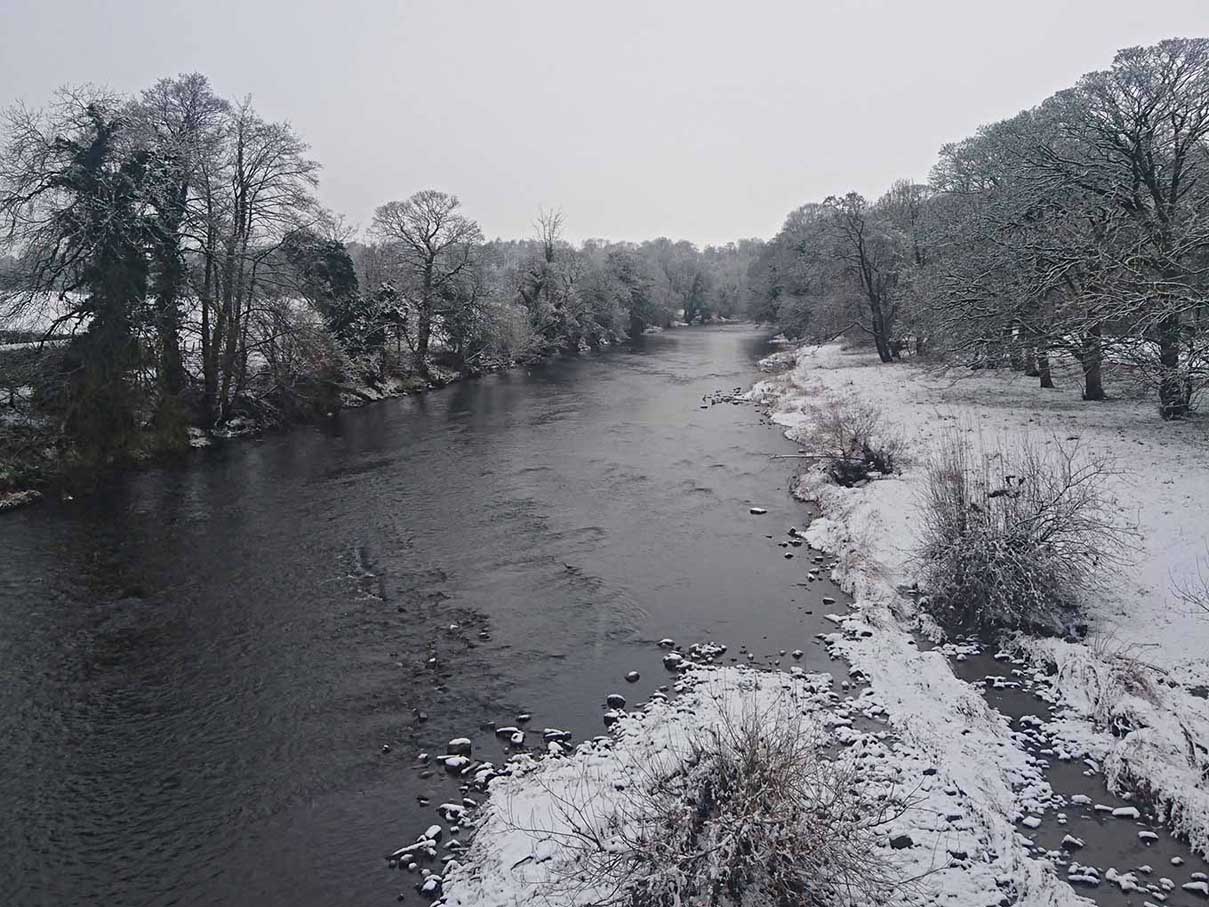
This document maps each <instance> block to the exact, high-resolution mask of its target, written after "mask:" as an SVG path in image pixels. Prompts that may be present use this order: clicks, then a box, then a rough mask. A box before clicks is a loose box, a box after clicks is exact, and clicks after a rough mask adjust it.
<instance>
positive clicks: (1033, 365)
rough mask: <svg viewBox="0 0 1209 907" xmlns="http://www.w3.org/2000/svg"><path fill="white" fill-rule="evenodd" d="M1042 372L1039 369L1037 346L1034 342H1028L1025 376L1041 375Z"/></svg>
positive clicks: (1025, 351)
mask: <svg viewBox="0 0 1209 907" xmlns="http://www.w3.org/2000/svg"><path fill="white" fill-rule="evenodd" d="M1040 375H1041V372H1040V371H1038V370H1037V347H1036V346H1034V345H1033V344H1031V343H1029V344H1026V345H1025V347H1024V376H1025V377H1026V378H1037V377H1040Z"/></svg>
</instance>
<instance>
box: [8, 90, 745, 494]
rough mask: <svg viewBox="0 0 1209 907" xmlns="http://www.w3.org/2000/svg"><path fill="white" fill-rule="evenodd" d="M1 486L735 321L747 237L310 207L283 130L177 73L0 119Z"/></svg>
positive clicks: (547, 217)
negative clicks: (506, 231) (652, 333)
mask: <svg viewBox="0 0 1209 907" xmlns="http://www.w3.org/2000/svg"><path fill="white" fill-rule="evenodd" d="M0 134H2V141H3V145H2V146H0V240H2V241H3V247H2V248H0V254H2V255H3V257H0V327H2V328H3V329H4V337H3V340H4V346H2V347H0V490H3V489H5V488H6V487H7V488H12V487H17V486H22V485H29V484H31V483H34V484H36V483H38V482H40V481H42V480H44V479H45V477H46V476H47V475H49V474H51V473H53V472H55V471H56V470H61V469H63V468H69V469H74V470H76V471H78V472H80V473H82V474H91V473H95V471H96V470H98V469H100V468H103V467H106V466H108V465H111V464H115V463H122V462H127V461H129V460H131V459H137V458H140V457H145V456H150V455H154V454H155V453H158V452H160V451H165V450H177V449H181V448H183V447H186V446H187V445H188V444H189V441H190V432H191V431H192V432H193V436H194V438H195V439H196V438H197V437H198V435H199V433H200V432H218V433H227V434H232V433H242V432H246V431H248V430H254V429H255V428H257V427H261V426H265V425H274V424H283V423H288V422H292V421H297V420H300V419H305V418H308V417H310V416H312V415H315V414H322V413H328V412H331V411H332V410H333V409H336V408H337V407H339V406H341V405H342V404H344V403H356V402H359V401H362V400H372V399H379V398H381V397H382V396H389V395H392V394H396V393H401V392H406V391H408V390H417V389H422V388H424V387H427V386H430V385H432V384H434V383H435V384H439V383H444V382H446V381H449V380H452V379H453V378H455V377H457V376H460V375H472V374H477V373H480V372H483V371H486V370H490V369H493V368H499V367H502V366H506V365H508V364H511V363H514V362H533V361H537V360H540V359H542V358H545V357H549V356H552V355H559V354H565V353H576V352H579V351H582V350H588V349H596V348H599V347H602V346H605V345H608V344H611V343H615V342H617V341H619V340H624V339H631V338H634V337H636V336H638V335H640V334H641V333H642V332H643V331H645V330H647V329H652V328H662V327H668V326H671V325H673V324H675V323H690V324H691V323H702V322H705V321H709V320H711V319H714V318H729V317H735V316H737V315H738V314H739V312H740V309H741V305H742V300H743V299H744V297H745V294H746V281H747V272H748V268H749V265H750V262H751V261H752V260H754V257H755V254H756V253H757V251H758V249H759V247H760V243H759V242H758V241H741V242H739V243H735V244H729V245H726V246H722V247H707V248H705V249H703V250H701V249H698V248H696V247H695V246H694V245H692V244H691V243H688V242H683V241H673V240H670V239H667V238H658V239H653V240H650V241H647V242H642V243H629V242H608V241H605V240H592V241H588V242H585V243H582V244H580V245H574V244H572V243H570V242H568V241H567V240H566V239H565V238H564V234H563V217H562V215H561V214H560V213H557V212H539V213H538V215H537V221H536V224H535V235H534V236H533V237H529V238H525V239H512V240H504V239H494V240H488V239H486V237H485V236H484V233H483V231H482V229H481V228H480V226H479V225H478V224H477V223H476V222H475V220H474V219H473V217H472V216H471V214H470V213H469V212H467V211H465V210H464V209H463V207H462V205H461V203H460V201H459V200H458V198H457V197H456V196H455V195H453V194H450V193H447V192H443V191H437V190H431V189H429V190H421V191H419V192H416V193H414V194H412V195H410V196H408V197H406V198H401V199H398V200H393V201H390V200H387V201H384V202H383V204H382V205H381V206H379V207H378V209H377V211H376V213H375V215H374V218H373V221H372V223H371V224H370V225H368V228H367V230H366V231H364V233H363V234H360V233H359V232H358V231H357V230H355V229H353V228H351V227H350V226H349V225H347V224H346V223H345V221H344V220H343V219H342V218H341V217H340V216H339V215H337V214H334V213H333V212H330V211H327V210H325V209H324V208H323V207H322V206H321V205H320V203H319V200H318V196H317V188H318V178H319V172H320V165H319V163H318V162H317V161H315V160H313V159H311V158H310V157H309V154H308V147H307V144H306V142H305V140H304V138H303V137H302V136H300V135H299V134H298V133H297V132H296V131H295V130H294V129H293V127H291V126H290V125H289V124H288V123H279V122H271V121H269V120H267V119H265V118H264V117H262V116H261V115H260V114H259V113H258V112H257V111H256V110H255V108H254V107H253V106H252V104H251V103H250V101H247V100H244V101H231V100H228V99H225V98H222V97H219V96H218V95H216V94H215V93H214V92H213V90H212V89H211V87H210V85H209V83H208V82H207V80H206V78H205V77H204V76H202V75H199V74H192V75H185V76H181V77H178V78H173V79H164V80H162V81H160V82H157V83H156V84H155V85H153V86H152V87H150V88H148V89H146V90H145V91H142V92H140V93H139V94H137V95H135V96H132V97H123V96H119V95H114V94H110V93H107V92H104V91H101V90H98V89H95V88H90V87H88V88H79V89H64V90H63V91H61V92H60V93H59V94H58V95H57V96H56V97H55V98H54V99H53V101H52V102H51V103H50V104H49V105H48V106H46V107H45V108H43V109H30V108H25V107H17V108H14V109H11V110H9V111H7V112H6V113H5V115H4V119H3V125H2V128H0Z"/></svg>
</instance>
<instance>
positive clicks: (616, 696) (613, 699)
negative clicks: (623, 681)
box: [605, 693, 625, 709]
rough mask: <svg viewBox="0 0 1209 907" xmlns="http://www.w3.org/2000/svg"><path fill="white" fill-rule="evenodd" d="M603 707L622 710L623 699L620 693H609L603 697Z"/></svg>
mask: <svg viewBox="0 0 1209 907" xmlns="http://www.w3.org/2000/svg"><path fill="white" fill-rule="evenodd" d="M605 705H607V706H608V707H609V708H611V709H624V708H625V697H624V696H622V695H621V694H620V693H610V694H609V695H608V696H606V697H605Z"/></svg>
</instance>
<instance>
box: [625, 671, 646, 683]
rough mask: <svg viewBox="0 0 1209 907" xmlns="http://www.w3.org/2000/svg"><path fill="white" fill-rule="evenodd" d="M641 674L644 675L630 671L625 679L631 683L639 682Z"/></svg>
mask: <svg viewBox="0 0 1209 907" xmlns="http://www.w3.org/2000/svg"><path fill="white" fill-rule="evenodd" d="M641 676H642V675H641V674H639V673H638V672H637V671H630V673H628V674H626V676H625V679H626V680H628V681H629V682H630V683H637V682H638V678H639V677H641Z"/></svg>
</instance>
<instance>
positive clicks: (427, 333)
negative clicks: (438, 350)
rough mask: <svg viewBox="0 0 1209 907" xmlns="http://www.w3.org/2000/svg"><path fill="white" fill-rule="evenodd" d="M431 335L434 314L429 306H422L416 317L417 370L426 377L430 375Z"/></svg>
mask: <svg viewBox="0 0 1209 907" xmlns="http://www.w3.org/2000/svg"><path fill="white" fill-rule="evenodd" d="M431 336H432V314H431V313H430V312H429V311H428V307H427V306H422V307H421V308H420V313H419V317H418V318H417V319H416V370H417V371H418V372H419V373H420V375H421V376H422V377H424V378H427V377H428V341H429V338H430V337H431Z"/></svg>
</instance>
